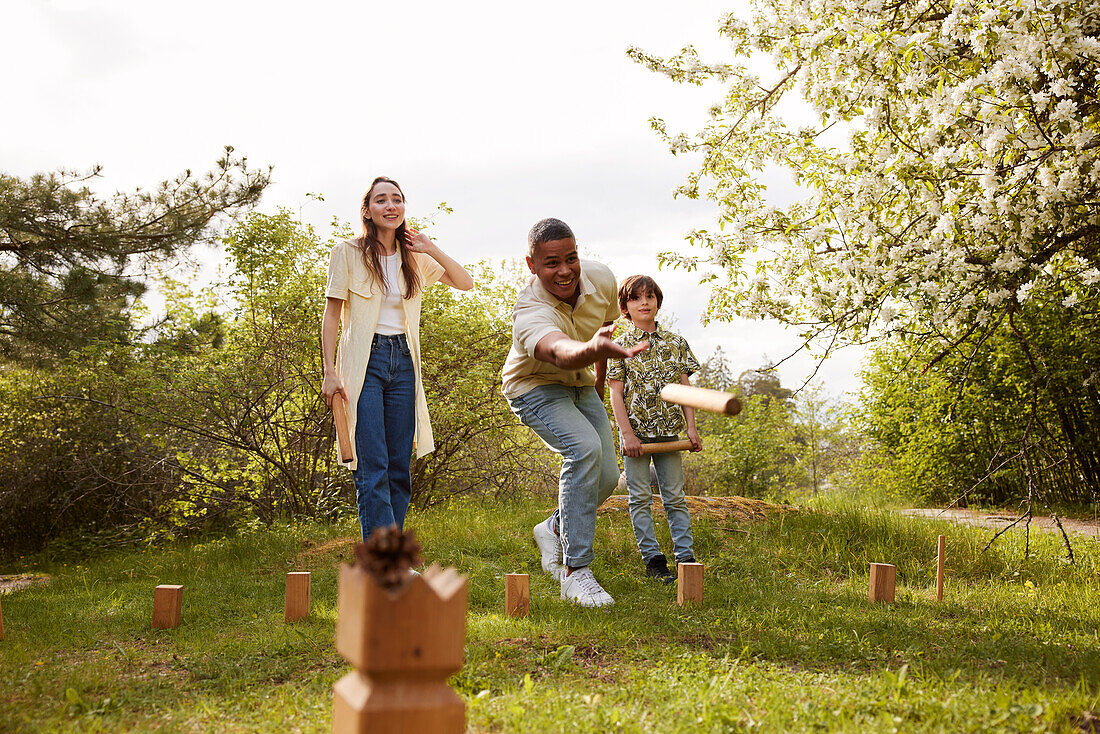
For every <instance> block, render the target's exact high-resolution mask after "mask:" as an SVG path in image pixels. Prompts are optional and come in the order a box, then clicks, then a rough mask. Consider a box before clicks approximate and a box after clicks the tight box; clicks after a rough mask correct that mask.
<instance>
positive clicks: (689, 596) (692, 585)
mask: <svg viewBox="0 0 1100 734" xmlns="http://www.w3.org/2000/svg"><path fill="white" fill-rule="evenodd" d="M676 601H677V602H678V603H679V604H680V606H684V605H685V604H702V603H703V564H702V563H678V564H676Z"/></svg>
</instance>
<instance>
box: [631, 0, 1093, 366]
mask: <svg viewBox="0 0 1100 734" xmlns="http://www.w3.org/2000/svg"><path fill="white" fill-rule="evenodd" d="M720 30H721V33H722V34H723V35H724V36H726V37H727V38H728V39H729V40H730V41H732V43H733V49H734V53H735V55H736V56H737V62H736V63H734V64H720V65H704V64H702V63H701V62H700V60H699V57H698V55H697V54H696V52H695V51H694V49H692V48H691V47H688V48H687V49H685V50H684V51H683V52H682V53H681V54H679V55H678V56H676V57H673V58H670V59H658V58H654V57H652V56H649V55H647V54H646V53H644V52H643V51H640V50H638V49H631V50H630V52H629V53H630V54H631V56H632V57H634V58H635V59H636V60H638V61H639V62H641V63H644V64H646V65H648V66H649V67H650V68H652V69H655V70H658V71H662V72H664V73H666V74H668V75H669V76H671V77H672V78H673V79H676V80H679V81H684V82H689V83H695V84H699V83H702V82H703V81H705V80H707V79H711V78H717V79H719V80H721V81H723V82H724V83H725V88H726V94H725V98H724V100H723V101H722V102H721V104H718V105H715V106H714V107H713V108H712V110H711V119H710V121H709V122H708V123H707V124H706V125H705V126H704V127H703V129H702V130H700V131H699V132H698V133H697V134H695V135H694V136H687V135H683V134H678V135H676V134H671V133H668V132H667V131H666V129H665V125H664V122H663V121H662V120H659V119H655V120H653V125H654V127H655V128H656V129H657V130H658V131H659V132H661V133H662V134H663V135H664V136H665V138H666V140H667V142H668V143H669V144H670V146H671V148H672V150H673V152H681V151H690V152H695V153H701V154H702V166H701V168H700V169H699V171H698V172H697V173H695V174H694V175H692V176H691V177H690V178H689V180H688V181H687V182H686V183H685V184H684V185H683V186H682V187H681V189H680V193H682V194H686V195H688V196H691V197H695V196H699V195H701V194H705V195H706V196H709V197H710V198H713V199H714V200H715V201H717V202H718V203H719V204H720V206H721V219H720V222H719V228H718V231H704V230H699V231H696V232H694V233H693V234H692V239H693V240H694V242H695V244H697V245H699V246H700V247H701V248H702V251H703V253H702V254H699V253H698V251H697V252H696V253H695V254H690V255H682V254H673V253H667V254H665V255H664V256H663V257H664V259H665V261H666V262H674V263H676V264H679V265H682V266H686V267H689V268H700V269H701V270H703V272H704V278H705V279H706V280H708V281H710V282H711V283H712V285H713V287H714V290H713V297H712V299H711V303H710V309H709V317H711V318H716V319H725V318H729V317H731V316H734V315H743V316H753V317H771V318H775V319H778V320H780V321H782V322H785V323H788V324H793V325H797V326H799V327H801V328H802V330H803V333H804V334H805V336H806V337H807V339H809V340H821V339H825V340H826V341H825V342H824V343H825V345H826V347H827V346H828V345H830V344H843V343H846V342H851V341H854V340H861V339H864V338H866V337H867V336H869V335H875V334H882V333H893V332H902V333H909V334H915V335H919V336H922V337H926V338H930V339H934V340H939V341H941V342H942V343H943V345H944V347H951V346H954V345H958V344H961V343H962V342H963V341H964V340H965V339H966V338H967V337H969V336H970V335H973V334H980V333H982V332H988V331H990V330H992V329H994V328H995V327H996V326H997V325H998V324H1000V323H1001V322H1002V321H1004V320H1005V319H1007V318H1008V317H1011V316H1012V314H1013V312H1014V310H1016V309H1017V308H1018V307H1019V305H1020V304H1021V303H1023V302H1025V301H1026V300H1027V299H1028V297H1029V293H1030V292H1031V291H1032V290H1033V289H1034V288H1036V287H1046V288H1049V287H1050V286H1052V285H1055V284H1057V285H1058V286H1059V287H1064V288H1066V289H1067V291H1068V293H1067V296H1066V298H1065V302H1064V305H1065V307H1066V308H1074V309H1079V310H1082V311H1088V312H1090V313H1095V311H1096V306H1097V303H1096V295H1095V291H1096V289H1095V286H1096V285H1097V283H1098V282H1100V269H1098V265H1100V249H1098V244H1100V240H1098V234H1100V210H1098V202H1100V190H1098V189H1100V162H1098V161H1097V160H1096V150H1097V149H1098V148H1100V134H1098V133H1100V129H1098V127H1100V118H1098V113H1100V110H1098V107H1097V99H1096V89H1097V72H1098V71H1100V40H1098V38H1097V33H1098V31H1100V3H1097V2H1095V1H1091V0H1077V1H1074V0H1010V1H1009V2H1004V1H1003V0H958V1H956V2H951V1H950V0H896V1H895V2H883V0H869V1H867V0H758V1H757V2H755V3H754V7H753V13H752V18H751V20H750V21H748V22H746V21H743V20H741V19H739V18H737V17H736V16H734V15H730V16H728V17H727V18H726V19H725V22H724V24H723V25H722V27H721V29H720ZM761 55H764V56H766V57H767V58H769V59H770V62H771V65H772V66H773V67H774V73H773V74H772V75H771V76H770V78H768V79H761V78H760V77H758V76H757V74H755V73H753V71H752V70H751V68H750V64H752V65H754V66H755V61H756V60H757V59H756V58H754V57H759V56H761ZM792 93H795V94H798V93H801V96H802V97H803V98H804V99H805V100H806V101H808V102H809V103H810V104H811V105H812V106H813V108H814V109H815V110H816V112H817V114H818V124H816V125H814V126H813V127H804V128H798V129H796V128H794V127H792V126H791V125H789V124H788V123H787V121H786V120H785V117H784V115H783V114H782V110H783V107H784V105H783V104H782V103H783V100H784V98H786V97H787V96H790V95H791V94H792ZM838 131H844V132H845V133H846V135H843V139H841V136H839V135H837V132H838ZM772 166H779V167H781V168H785V169H786V170H788V171H789V172H790V173H791V175H792V176H793V178H794V180H795V182H796V183H798V184H799V185H800V186H801V187H802V188H803V190H804V191H806V192H807V194H806V196H805V197H804V198H802V199H801V200H799V201H796V202H794V203H792V204H789V205H785V206H772V205H769V203H768V201H767V198H766V186H765V184H763V183H762V182H761V176H760V174H762V173H763V172H765V171H766V170H768V169H770V167H772ZM750 253H752V262H753V263H754V264H755V272H754V273H752V274H750V273H747V272H745V270H744V265H745V263H746V256H747V255H749V254H750ZM1086 300H1087V303H1086ZM883 327H884V328H883Z"/></svg>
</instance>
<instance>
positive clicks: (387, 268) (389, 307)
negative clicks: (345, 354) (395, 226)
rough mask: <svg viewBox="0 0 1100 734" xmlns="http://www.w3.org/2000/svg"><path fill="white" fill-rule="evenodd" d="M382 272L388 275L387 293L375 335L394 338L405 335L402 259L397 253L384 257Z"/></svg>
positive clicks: (383, 300) (379, 313)
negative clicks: (394, 335) (402, 300)
mask: <svg viewBox="0 0 1100 734" xmlns="http://www.w3.org/2000/svg"><path fill="white" fill-rule="evenodd" d="M382 272H384V273H385V274H386V292H385V293H383V294H382V307H381V308H380V309H379V310H378V326H376V327H375V328H374V333H376V334H385V335H386V336H392V335H393V334H404V333H405V308H404V306H402V305H401V294H402V293H403V292H404V291H405V289H404V288H403V287H402V285H403V283H404V279H403V278H402V277H401V257H400V256H399V255H398V254H397V253H396V252H395V253H393V254H392V255H383V256H382Z"/></svg>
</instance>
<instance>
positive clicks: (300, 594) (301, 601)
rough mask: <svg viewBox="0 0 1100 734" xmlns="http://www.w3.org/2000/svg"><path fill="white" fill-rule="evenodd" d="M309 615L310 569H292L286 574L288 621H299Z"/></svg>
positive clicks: (286, 613)
mask: <svg viewBox="0 0 1100 734" xmlns="http://www.w3.org/2000/svg"><path fill="white" fill-rule="evenodd" d="M308 616H309V571H291V572H290V573H288V574H287V575H286V608H285V610H284V617H285V619H286V621H287V622H297V621H298V620H299V619H305V618H306V617H308Z"/></svg>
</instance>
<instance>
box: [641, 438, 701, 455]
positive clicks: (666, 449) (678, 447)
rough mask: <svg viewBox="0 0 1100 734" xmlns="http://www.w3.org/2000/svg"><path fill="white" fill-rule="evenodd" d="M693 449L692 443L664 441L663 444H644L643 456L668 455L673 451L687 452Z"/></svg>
mask: <svg viewBox="0 0 1100 734" xmlns="http://www.w3.org/2000/svg"><path fill="white" fill-rule="evenodd" d="M690 448H691V441H688V440H687V439H684V440H683V441H662V442H661V443H643V444H642V456H645V455H646V454H668V453H671V452H673V451H687V450H689V449H690Z"/></svg>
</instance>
